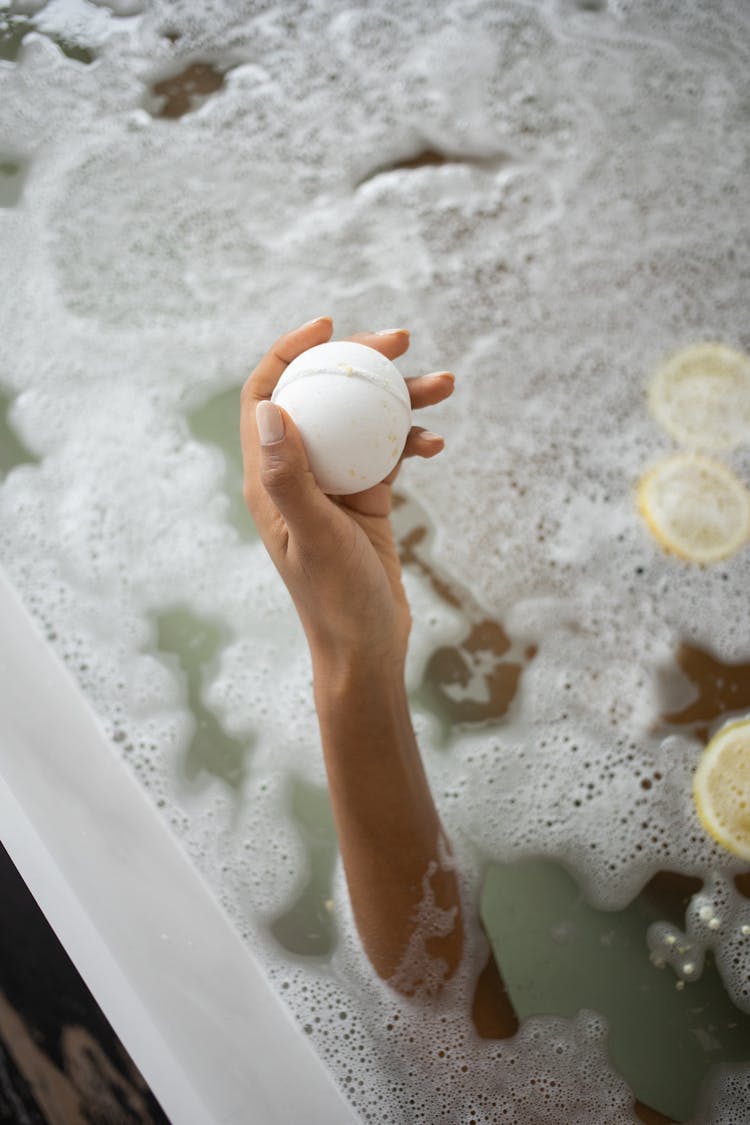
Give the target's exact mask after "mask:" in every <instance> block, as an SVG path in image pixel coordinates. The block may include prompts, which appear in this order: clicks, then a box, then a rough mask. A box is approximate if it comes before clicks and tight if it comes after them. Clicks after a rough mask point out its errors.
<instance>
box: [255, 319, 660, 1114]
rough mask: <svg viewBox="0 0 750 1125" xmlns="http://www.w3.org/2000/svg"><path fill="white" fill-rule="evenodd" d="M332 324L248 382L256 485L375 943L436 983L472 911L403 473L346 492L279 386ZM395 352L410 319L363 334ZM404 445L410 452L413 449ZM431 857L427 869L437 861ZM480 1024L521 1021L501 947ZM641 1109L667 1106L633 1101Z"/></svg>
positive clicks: (422, 395) (455, 962)
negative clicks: (395, 503)
mask: <svg viewBox="0 0 750 1125" xmlns="http://www.w3.org/2000/svg"><path fill="white" fill-rule="evenodd" d="M332 334H333V324H332V322H331V320H330V318H328V317H321V318H320V319H318V320H315V321H311V322H310V323H308V324H305V325H303V326H302V327H301V328H297V329H296V330H294V331H292V332H289V333H287V334H286V335H284V336H282V337H281V338H280V339H279V340H277V341H276V343H275V344H274V346H273V347H272V348H271V349H270V351H269V352H268V353H267V354H266V355H265V356H264V357H263V359H262V360H261V361H260V363H259V364H258V366H257V367H256V368H255V370H254V371H253V372H252V374H251V375H250V377H249V379H248V380H247V383H246V384H245V386H244V388H243V391H242V403H241V437H242V451H243V460H244V478H245V484H244V489H245V500H246V502H247V505H248V508H249V510H250V512H251V514H252V516H253V519H254V520H255V524H256V526H257V528H258V531H259V533H260V535H261V538H262V539H263V542H264V544H265V547H266V549H267V550H268V553H269V554H270V556H271V558H272V560H273V562H274V563H275V565H276V567H277V569H278V571H279V573H280V574H281V577H282V578H283V580H284V582H285V583H286V586H287V588H288V590H289V593H290V594H291V597H292V599H293V601H294V604H295V607H296V609H297V613H298V614H299V617H300V620H301V622H302V625H303V628H304V630H305V635H306V637H307V642H308V645H309V648H310V656H311V660H312V668H313V682H314V692H315V705H316V709H317V712H318V719H319V724H320V732H321V740H322V745H323V754H324V758H325V764H326V771H327V775H328V783H329V788H330V793H331V801H332V805H333V811H334V817H335V820H336V828H337V832H338V838H339V845H340V850H341V855H342V859H343V864H344V870H345V874H346V879H347V886H348V889H349V894H350V898H351V903H352V910H353V913H354V918H355V921H356V924H357V929H358V932H359V934H360V938H361V940H362V944H363V946H364V949H365V951H366V953H367V955H368V957H369V959H370V961H371V963H372V965H373V968H374V969H375V971H376V972H377V973H378V975H379V976H380V977H382V978H383V979H384V980H387V981H389V982H391V983H392V984H393V986H394V987H396V988H398V989H399V990H400V991H402V992H404V993H406V994H409V993H411V992H413V991H415V990H416V989H417V988H419V987H420V986H427V987H432V988H433V989H437V988H439V985H440V983H441V982H442V981H445V980H448V979H449V978H450V977H451V976H452V975H453V974H454V973H455V972H456V970H457V968H458V967H459V965H460V963H461V959H462V956H463V952H464V921H463V917H462V912H461V901H460V895H459V885H458V879H457V876H456V873H455V870H453V868H452V866H451V864H450V863H449V862H446V860H445V857H446V854H449V847H448V842H447V839H446V837H445V833H444V831H443V828H442V825H441V823H440V819H439V816H438V813H437V810H436V808H435V804H434V801H433V798H432V794H431V792H430V789H429V785H428V782H427V779H426V776H425V773H424V769H423V766H422V759H421V755H420V753H419V748H418V746H417V742H416V739H415V737H414V732H413V729H412V724H411V718H410V713H409V706H408V700H407V696H406V689H405V684H404V666H405V661H406V650H407V644H408V639H409V632H410V628H411V615H410V611H409V605H408V601H407V599H406V595H405V593H404V588H403V585H402V582H401V566H400V562H399V558H398V553H397V550H396V544H395V541H394V537H393V532H392V529H391V523H390V512H391V485H392V483H393V480H394V479H395V477H396V475H397V473H398V470H399V467H400V463H399V466H397V467H396V469H394V471H393V473H391V475H390V476H389V477H387V478H386V479H385V480H384V481H382V482H381V483H380V484H377V485H375V486H374V487H373V488H369V489H367V490H366V491H365V492H359V493H356V494H354V495H350V496H339V497H335V496H327V495H325V494H324V493H323V492H322V491H321V490H320V488H319V487H318V485H317V483H316V482H315V478H314V477H313V475H312V473H311V472H310V469H309V466H308V463H307V457H306V454H305V449H304V445H303V442H302V439H301V437H300V434H299V431H298V430H297V428H296V427H295V425H294V422H293V421H292V419H291V418H290V417H289V415H288V414H286V413H285V412H284V411H283V410H281V409H280V408H278V407H276V406H275V405H274V404H271V403H270V401H269V400H270V397H271V394H272V392H273V389H274V387H275V386H276V383H277V382H278V380H279V378H280V377H281V375H282V372H283V371H284V369H285V367H286V366H287V365H288V364H289V363H290V362H291V361H292V360H293V359H294V358H295V357H296V356H297V355H299V354H300V353H301V352H303V351H305V350H306V349H307V348H311V347H313V346H315V345H316V344H322V343H325V342H326V341H327V340H329V339H330V338H331V336H332ZM351 338H352V339H355V340H358V341H359V342H360V343H363V344H367V345H368V346H369V347H372V348H375V349H377V350H378V351H379V352H381V353H382V354H383V355H385V356H387V357H388V358H389V359H397V358H398V357H399V356H400V355H403V353H404V352H405V351H406V350H407V348H408V346H409V334H408V332H406V331H394V332H388V333H381V334H377V333H368V332H364V333H360V334H358V335H357V336H354V337H351ZM408 386H409V394H410V397H411V404H412V408H413V409H414V410H417V411H418V410H422V409H423V408H425V407H429V406H433V405H435V404H437V403H439V402H442V401H443V400H444V399H446V398H448V397H449V396H450V395H451V394H452V392H453V386H454V378H453V375H452V374H451V373H450V372H437V373H433V374H429V375H422V376H419V377H418V378H415V379H411V380H409V381H408ZM442 448H443V440H442V438H440V437H439V436H438V435H435V434H431V433H430V432H429V431H427V430H425V429H423V428H422V427H420V426H414V427H412V429H411V431H410V433H409V436H408V438H407V441H406V446H405V448H404V452H403V458H406V457H433V456H434V455H435V454H437V453H439V452H440V450H441V449H442ZM403 458H402V459H403ZM428 873H430V874H429V875H428ZM426 890H429V891H431V892H432V895H433V896H434V902H435V904H436V905H437V906H439V907H441V908H442V909H443V910H444V911H445V912H446V913H445V915H444V917H445V919H446V923H445V926H444V927H443V929H441V933H440V936H438V937H432V938H427V939H426V940H425V942H424V952H425V954H426V958H425V961H426V963H427V966H428V968H427V972H428V976H426V977H417V978H415V977H414V976H408V977H404V976H403V974H402V973H401V972H400V969H401V967H402V964H403V960H404V954H405V952H406V949H407V946H408V945H409V942H410V941H411V940H412V939H413V937H414V932H415V927H416V923H415V914H416V911H417V908H418V907H419V904H420V902H422V900H423V899H424V896H425V891H426ZM472 1017H473V1020H474V1024H475V1027H476V1028H477V1031H478V1032H479V1034H480V1035H482V1036H484V1037H486V1038H506V1037H508V1036H510V1035H513V1034H514V1033H515V1031H516V1030H517V1027H518V1021H517V1018H516V1014H515V1012H514V1010H513V1007H512V1005H511V1003H510V1000H509V998H508V995H507V993H506V990H505V987H504V985H503V981H502V978H501V976H500V973H499V971H498V969H497V966H496V964H495V962H494V960H490V961H489V962H488V964H487V966H486V967H485V969H484V971H483V972H482V973H481V974H480V976H479V978H478V981H477V986H476V990H475V995H474V998H473V1004H472ZM636 1108H637V1111H638V1114H639V1117H640V1118H641V1119H642V1120H643V1121H645V1122H648V1123H653V1125H658V1123H659V1122H666V1121H668V1120H669V1119H668V1118H666V1117H664V1116H662V1115H661V1114H658V1113H656V1112H655V1111H653V1110H651V1109H649V1108H648V1107H646V1106H641V1105H640V1104H638V1103H637V1105H636Z"/></svg>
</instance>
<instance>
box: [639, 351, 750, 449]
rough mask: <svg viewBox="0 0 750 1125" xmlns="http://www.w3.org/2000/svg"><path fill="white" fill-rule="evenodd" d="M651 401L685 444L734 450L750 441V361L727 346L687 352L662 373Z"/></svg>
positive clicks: (667, 426) (656, 378)
mask: <svg viewBox="0 0 750 1125" xmlns="http://www.w3.org/2000/svg"><path fill="white" fill-rule="evenodd" d="M649 403H650V406H651V410H652V411H653V413H654V415H655V416H656V418H657V420H658V421H659V422H660V423H661V425H662V426H663V427H664V429H665V430H666V431H667V433H668V434H670V435H671V436H672V437H673V438H674V439H675V441H678V442H680V443H681V444H682V445H687V446H690V447H691V448H694V449H699V448H700V449H733V448H734V447H735V446H737V445H741V444H742V443H743V442H746V441H750V357H748V356H746V355H745V354H744V353H743V352H738V351H735V350H734V349H733V348H728V347H725V346H724V345H723V344H707V343H706V344H693V345H692V346H691V347H689V348H683V350H682V351H679V352H677V353H676V354H675V355H673V356H672V357H671V358H670V359H668V360H667V361H666V363H664V364H663V365H662V366H661V367H660V368H659V369H658V370H657V372H656V374H655V375H654V377H653V380H652V382H651V387H650V389H649Z"/></svg>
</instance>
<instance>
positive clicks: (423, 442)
mask: <svg viewBox="0 0 750 1125" xmlns="http://www.w3.org/2000/svg"><path fill="white" fill-rule="evenodd" d="M443 449H445V439H444V438H443V437H441V436H440V434H433V432H432V431H431V430H425V429H423V428H422V427H421V426H412V428H411V430H410V431H409V436H408V437H407V439H406V444H405V445H404V451H403V453H402V454H401V459H402V460H403V458H404V457H434V456H435V454H436V453H440V452H441V451H442V450H443Z"/></svg>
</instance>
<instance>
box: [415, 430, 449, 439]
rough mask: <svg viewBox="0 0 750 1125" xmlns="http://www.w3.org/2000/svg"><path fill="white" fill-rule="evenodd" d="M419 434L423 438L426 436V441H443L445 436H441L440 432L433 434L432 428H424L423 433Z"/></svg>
mask: <svg viewBox="0 0 750 1125" xmlns="http://www.w3.org/2000/svg"><path fill="white" fill-rule="evenodd" d="M419 436H420V437H422V438H425V440H426V441H442V440H443V438H442V437H441V436H440V434H433V432H432V430H422V433H421V434H420V435H419Z"/></svg>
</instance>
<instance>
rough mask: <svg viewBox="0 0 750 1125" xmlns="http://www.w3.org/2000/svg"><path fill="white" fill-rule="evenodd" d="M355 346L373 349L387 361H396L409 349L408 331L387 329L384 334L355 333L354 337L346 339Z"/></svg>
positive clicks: (405, 329) (404, 329)
mask: <svg viewBox="0 0 750 1125" xmlns="http://www.w3.org/2000/svg"><path fill="white" fill-rule="evenodd" d="M347 339H349V340H353V341H354V343H356V344H365V345H366V346H367V347H368V348H374V349H375V351H376V352H380V354H381V355H384V356H386V357H387V358H388V359H396V358H397V357H398V356H400V355H403V354H404V352H405V351H406V350H407V348H408V347H409V331H408V329H407V328H389V329H386V330H385V332H357V333H356V334H355V335H354V336H349V337H347Z"/></svg>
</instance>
